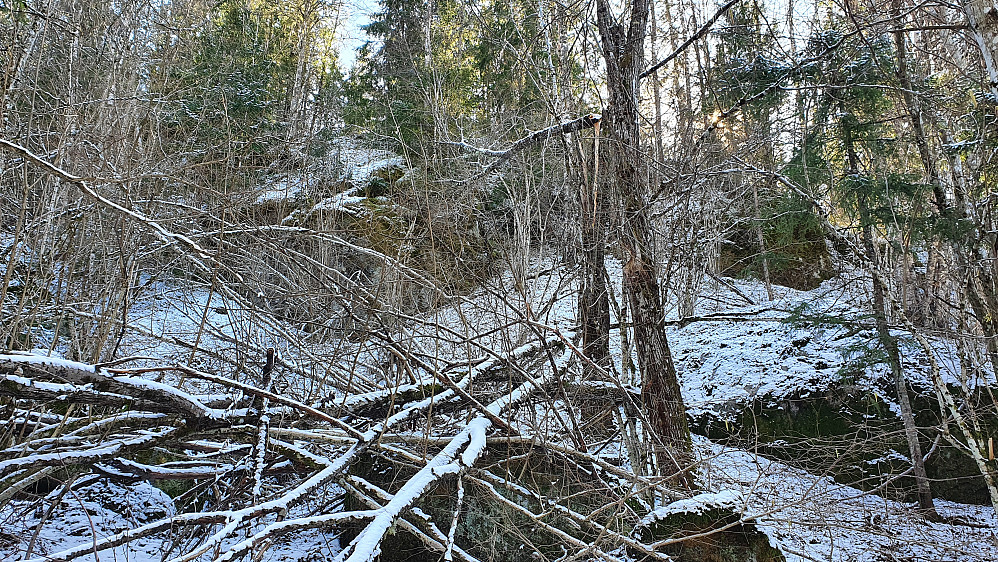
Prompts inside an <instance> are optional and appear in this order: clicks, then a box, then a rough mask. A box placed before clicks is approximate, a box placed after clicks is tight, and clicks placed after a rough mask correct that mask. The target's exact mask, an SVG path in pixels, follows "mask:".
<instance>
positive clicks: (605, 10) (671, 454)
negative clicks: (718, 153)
mask: <svg viewBox="0 0 998 562" xmlns="http://www.w3.org/2000/svg"><path fill="white" fill-rule="evenodd" d="M596 10H597V12H596V13H597V23H598V26H599V31H600V37H601V39H602V42H603V45H602V47H603V57H604V59H605V60H606V72H607V76H606V78H607V80H606V82H607V90H608V94H609V100H608V101H609V103H608V105H607V107H606V110H605V113H604V115H603V121H602V127H603V130H604V131H605V135H604V145H605V146H604V149H603V153H604V154H606V155H607V156H608V158H607V160H606V166H605V168H604V177H605V178H606V182H605V183H609V184H610V185H608V186H607V187H608V188H609V187H612V191H613V192H615V193H618V194H619V195H620V197H621V199H622V200H623V217H622V218H623V224H622V233H621V245H622V247H623V250H624V254H625V255H624V257H625V258H626V259H627V264H626V265H625V266H624V293H625V294H626V296H627V301H628V303H629V304H630V307H631V318H632V321H633V325H634V343H635V349H636V350H637V356H638V367H639V368H640V369H641V376H642V388H641V395H642V402H643V403H644V407H645V412H646V415H647V417H648V421H649V423H650V425H651V427H650V428H649V429H650V430H651V433H652V435H653V437H654V438H655V441H656V447H655V453H656V455H655V457H656V460H657V462H658V470H659V471H660V472H661V473H662V474H663V475H676V476H677V478H678V479H681V480H685V477H684V476H683V475H684V473H685V469H686V468H687V467H688V465H689V462H688V461H689V457H690V449H691V442H690V432H689V426H688V425H687V422H686V408H685V405H684V404H683V397H682V393H681V391H680V387H679V382H678V380H677V379H676V370H675V367H674V366H673V364H672V355H671V353H670V351H669V343H668V340H667V339H666V335H665V323H664V321H665V318H664V309H663V306H662V294H661V290H660V287H659V276H658V267H657V263H656V259H655V252H654V245H653V235H652V229H651V221H650V220H649V212H650V209H649V203H650V198H651V194H650V190H649V186H648V182H647V175H646V173H645V170H644V169H643V163H644V158H643V156H642V154H641V150H640V135H639V127H638V107H637V99H638V83H639V79H640V74H641V69H642V64H643V61H644V40H645V33H646V30H647V26H648V12H649V0H633V2H632V3H631V11H630V22H629V24H628V25H627V27H626V28H625V27H624V25H623V24H622V23H620V22H618V21H617V20H616V19H615V18H614V17H613V15H612V13H611V11H610V7H609V4H608V2H607V0H597V4H596ZM607 191H610V189H607Z"/></svg>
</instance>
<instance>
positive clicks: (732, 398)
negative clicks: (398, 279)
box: [0, 258, 998, 562]
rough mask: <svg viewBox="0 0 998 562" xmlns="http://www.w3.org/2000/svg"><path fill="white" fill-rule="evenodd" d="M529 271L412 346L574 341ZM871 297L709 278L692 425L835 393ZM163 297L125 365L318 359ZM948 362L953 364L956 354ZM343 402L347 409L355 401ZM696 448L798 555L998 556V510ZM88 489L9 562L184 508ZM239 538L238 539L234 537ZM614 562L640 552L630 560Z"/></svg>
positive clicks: (14, 505) (324, 504) (873, 374)
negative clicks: (223, 354)
mask: <svg viewBox="0 0 998 562" xmlns="http://www.w3.org/2000/svg"><path fill="white" fill-rule="evenodd" d="M608 266H609V269H610V276H611V279H612V280H615V282H616V283H617V284H618V292H617V293H616V294H620V293H619V279H620V264H619V263H616V262H613V261H612V260H611V261H609V262H608ZM524 271H525V274H526V276H527V277H529V278H530V282H529V283H526V284H524V283H522V280H521V282H520V283H517V282H515V280H514V276H513V274H512V273H509V272H507V273H506V274H504V275H502V276H500V277H499V278H498V279H496V280H494V281H491V282H489V283H487V284H486V286H485V287H483V288H482V289H481V290H479V291H476V292H475V293H473V294H472V295H469V296H466V297H455V299H454V300H453V302H452V303H451V304H450V305H449V306H446V307H443V308H442V309H440V310H436V311H432V312H427V313H426V314H424V315H422V316H421V322H415V323H413V324H412V325H411V326H408V327H407V328H406V330H408V332H407V341H408V342H409V343H411V344H412V345H416V346H420V345H422V346H424V347H426V348H429V347H430V346H431V345H433V346H436V347H435V350H436V353H438V354H439V355H441V356H450V357H458V358H460V357H467V356H471V355H475V353H474V352H472V351H469V350H467V349H462V345H461V344H458V343H454V344H450V347H447V345H448V344H442V343H441V342H440V338H439V334H440V327H445V328H446V327H450V328H451V329H453V330H456V331H462V332H467V331H469V330H470V329H471V327H474V331H477V332H478V333H479V334H480V337H479V338H477V339H476V341H477V342H478V343H479V344H480V345H483V346H490V347H495V348H497V349H498V348H500V347H504V348H512V347H515V346H516V345H517V344H518V343H521V342H522V341H523V340H524V339H525V337H526V333H525V329H524V328H523V327H518V328H515V329H514V330H513V331H502V330H498V331H493V328H494V327H497V326H502V325H505V324H506V323H507V322H509V321H513V320H516V319H517V318H518V317H519V316H520V315H522V314H523V311H524V310H530V311H532V312H533V313H534V314H535V317H536V319H537V324H539V325H543V326H546V327H547V329H548V330H550V331H552V333H554V332H556V331H561V330H565V331H566V332H567V331H568V330H569V329H570V327H571V326H572V325H573V324H574V318H575V310H574V309H575V300H574V288H573V286H574V282H573V281H571V276H570V275H569V274H568V273H566V272H565V271H564V270H563V269H561V268H560V267H558V266H556V264H555V261H554V260H553V259H548V258H543V259H537V260H534V261H532V262H531V263H529V264H527V267H526V268H525V269H524ZM863 289H864V285H863V283H862V281H861V280H858V279H856V278H852V277H850V276H849V275H844V276H841V277H838V278H835V279H832V280H829V281H827V282H825V283H823V284H822V285H821V286H820V287H818V288H817V289H815V290H812V291H796V290H793V289H787V288H782V287H775V291H776V298H775V299H774V300H773V301H768V300H767V298H766V292H765V288H764V287H763V286H762V284H761V283H759V282H757V281H753V280H733V279H725V280H723V284H721V283H716V282H712V281H711V282H707V283H705V284H704V287H703V290H702V291H701V294H700V297H699V299H698V301H697V307H696V315H695V316H694V317H693V318H687V319H686V321H685V322H679V321H678V318H670V328H669V338H670V344H671V346H672V353H673V355H674V358H675V362H676V365H677V369H678V371H679V374H680V378H681V383H682V387H683V393H684V396H685V399H686V405H687V409H688V411H689V413H690V416H691V417H692V418H694V419H696V418H698V417H703V416H709V417H711V418H712V419H714V420H722V421H723V420H730V421H731V422H732V423H734V422H735V421H736V419H737V415H738V413H739V411H740V409H742V408H744V407H745V405H746V404H748V403H750V402H752V401H753V400H757V399H764V400H769V401H777V400H779V399H780V398H782V397H785V396H790V395H799V394H800V393H802V392H804V393H806V392H820V391H822V390H823V389H825V388H827V387H828V386H829V385H831V384H833V383H834V382H835V381H836V380H837V377H839V376H840V369H839V368H840V367H841V366H842V365H844V364H846V363H848V362H849V361H850V360H851V358H850V353H852V352H854V351H855V350H856V349H860V348H862V347H863V346H864V345H868V343H869V339H870V337H871V336H870V334H868V333H864V332H863V331H861V330H860V331H856V330H850V329H849V328H848V326H847V325H843V324H841V323H834V322H828V321H822V320H821V319H822V318H829V317H832V316H834V317H839V318H859V317H862V306H863V303H862V300H863V294H864V290H863ZM150 295H151V296H149V297H147V298H144V299H143V300H141V301H140V302H138V303H136V305H135V306H134V307H133V308H132V314H131V316H130V318H129V321H130V324H131V325H132V326H133V327H134V328H135V329H134V330H132V331H130V332H128V334H127V335H126V337H125V338H124V339H123V341H122V344H121V346H122V347H121V351H120V353H121V354H123V355H144V356H149V357H155V358H157V361H159V362H161V363H162V362H163V361H187V360H188V359H190V351H189V350H188V349H186V348H185V347H183V346H181V345H177V344H176V343H173V341H172V340H171V338H179V339H184V340H191V339H192V338H193V337H194V335H195V334H197V333H198V332H201V335H200V336H197V337H198V339H199V341H200V342H201V343H200V345H201V346H203V347H205V348H207V349H212V348H219V349H221V348H225V347H226V346H232V345H233V343H232V342H234V341H235V342H249V344H250V346H251V348H243V349H242V352H243V353H245V354H246V355H247V356H248V357H249V356H252V355H254V354H255V353H256V351H255V350H258V349H261V348H264V347H266V346H276V347H277V348H278V350H279V351H280V352H281V353H282V354H284V357H285V359H286V360H288V361H291V362H296V363H297V364H299V365H306V364H307V362H308V361H309V358H308V357H306V356H297V357H296V356H294V354H293V352H292V351H290V350H286V349H282V343H284V340H283V339H282V336H279V335H276V334H273V333H265V332H262V331H260V329H259V327H258V326H255V325H254V324H253V323H252V320H251V319H250V318H248V317H245V316H244V314H243V312H241V311H239V310H236V309H232V308H230V307H228V306H227V304H228V303H226V301H225V299H224V298H223V297H222V296H220V295H216V294H211V293H209V292H207V291H205V290H200V289H198V290H191V289H187V288H184V287H181V286H178V285H171V284H168V283H160V285H158V287H157V288H156V290H154V291H151V292H150ZM528 304H529V306H527V305H528ZM673 308H675V307H673ZM672 314H673V315H675V312H673V313H672ZM789 318H792V319H793V320H794V321H788V319H789ZM614 321H616V320H614ZM284 328H285V329H286V330H287V331H288V332H292V331H296V330H298V328H297V327H295V326H290V325H289V326H285V327H284ZM516 330H520V331H523V333H521V332H518V331H516ZM937 343H939V345H940V349H946V346H945V342H937ZM325 345H328V346H334V347H337V348H338V349H340V356H342V358H343V360H342V365H341V367H342V368H343V369H347V370H349V369H352V368H366V369H368V370H370V371H371V372H374V370H375V369H378V368H381V367H379V366H378V365H379V362H382V361H383V357H379V356H375V355H373V354H371V353H370V352H368V351H366V350H365V349H364V348H363V345H362V344H358V343H356V342H332V343H327V344H325ZM612 345H613V348H614V350H615V352H616V355H615V361H616V364H617V370H618V372H621V373H624V374H623V375H621V380H622V383H623V385H624V386H625V387H634V386H636V384H637V380H636V379H635V377H636V375H634V374H633V373H632V371H633V369H631V370H629V369H627V368H626V367H625V366H624V365H623V356H622V354H621V349H622V348H623V347H624V343H623V342H621V341H620V337H619V332H615V336H614V341H613V344H612ZM906 349H907V350H908V351H907V353H906V354H905V355H906V366H907V367H908V368H909V371H910V373H911V376H913V377H915V378H916V380H917V378H918V377H919V376H924V370H925V369H924V368H922V367H924V363H925V361H924V358H920V357H919V354H918V353H917V352H916V351H915V350H914V349H912V348H910V346H909V347H906ZM849 350H852V351H849ZM46 352H47V351H46ZM58 352H59V349H58V346H57V348H56V349H55V353H56V354H58ZM38 353H44V352H41V351H39V352H38ZM941 355H942V357H943V359H944V361H943V366H944V367H946V366H947V359H946V358H947V354H945V353H943V354H941ZM199 367H200V368H202V369H207V368H211V367H212V366H211V365H210V364H203V365H199ZM885 372H886V371H885V370H884V369H883V368H882V366H873V367H868V368H865V370H863V374H862V375H861V376H859V377H855V380H854V381H853V383H854V384H856V385H860V386H862V385H864V384H866V385H869V387H870V388H872V389H874V390H875V391H878V392H882V391H883V389H880V388H879V387H881V386H882V385H883V384H882V383H883V377H884V373H885ZM629 373H630V374H629ZM948 376H950V377H953V376H955V375H954V374H953V373H950V374H949V375H948ZM285 384H288V385H290V386H291V387H292V389H295V385H299V384H303V385H307V383H304V382H301V381H298V380H297V379H295V378H294V377H288V378H287V380H286V381H285ZM298 390H300V391H308V390H309V389H308V388H299V389H298ZM339 398H341V399H343V400H347V397H345V396H343V397H339ZM538 409H542V408H540V407H538ZM528 417H531V419H530V420H524V421H525V422H527V423H531V424H533V426H534V427H535V428H542V427H543V426H544V425H545V423H544V422H543V421H542V422H540V424H539V425H538V421H537V419H538V417H539V418H541V419H542V420H543V419H544V418H545V416H544V413H543V412H541V413H540V414H538V413H537V412H533V413H532V414H531V415H530V416H528ZM420 434H421V433H420V430H417V431H414V432H413V435H414V436H418V435H420ZM695 445H696V454H697V456H698V458H699V460H700V464H699V468H698V471H697V474H698V480H699V482H700V485H701V486H702V489H703V490H704V491H706V492H723V493H725V494H728V497H734V498H737V499H738V503H739V504H740V505H738V506H737V509H738V510H739V511H741V512H742V513H743V514H744V518H745V520H751V521H754V522H755V523H756V524H757V525H758V527H759V528H760V529H761V530H762V531H763V532H764V533H765V534H766V535H767V536H768V537H769V538H770V542H771V544H772V545H773V546H775V547H777V548H779V549H780V550H781V551H782V552H783V553H784V555H785V556H786V558H787V560H836V561H847V560H856V561H860V560H885V561H886V560H926V561H929V560H932V561H936V560H939V561H942V560H947V561H948V560H953V561H956V560H960V561H981V562H983V561H990V560H998V538H996V534H995V532H996V529H998V519H996V516H995V513H994V510H993V509H992V508H991V507H990V506H988V507H985V506H977V505H963V504H958V503H953V502H947V501H943V500H939V501H938V503H937V509H938V510H939V512H940V514H941V515H943V516H944V518H945V521H944V522H938V523H936V522H928V521H925V520H923V519H922V518H921V517H919V516H918V515H917V514H916V513H915V512H914V509H913V505H912V504H906V503H900V502H897V501H893V500H889V499H885V498H883V497H880V496H878V495H875V494H870V493H865V492H863V491H861V490H859V489H857V488H854V487H851V486H848V485H844V484H840V483H837V482H836V481H835V480H834V479H833V478H832V477H831V475H828V474H811V473H809V472H807V471H805V470H803V469H801V468H798V467H793V466H789V465H788V464H785V463H783V462H780V461H778V460H775V459H772V458H767V457H765V456H763V455H761V454H758V453H757V452H754V451H753V450H751V448H749V449H745V448H738V447H733V446H730V445H722V444H719V443H717V442H712V441H711V440H708V439H707V438H706V437H702V436H698V437H696V443H695ZM600 454H601V455H602V456H604V457H605V458H606V459H608V460H609V461H610V462H614V463H618V464H623V465H626V464H627V461H626V458H624V457H625V456H626V453H624V452H623V446H622V445H621V444H620V443H619V442H609V443H607V444H606V446H605V447H603V448H602V451H601V453H600ZM884 454H895V455H899V454H900V453H897V452H889V451H885V452H884ZM82 480H83V481H81V482H79V483H78V485H77V486H74V487H73V489H72V491H71V493H66V494H63V495H61V496H60V495H58V494H59V492H60V490H61V489H62V488H57V489H56V490H54V491H52V493H51V494H50V496H52V497H50V498H48V499H49V500H50V501H49V502H37V501H34V500H30V501H29V500H28V499H16V500H14V501H11V502H9V503H8V504H7V505H5V506H4V507H3V508H2V510H0V527H2V531H0V558H3V559H5V560H14V559H18V558H19V555H18V554H16V553H18V552H21V553H23V552H24V550H25V548H26V546H27V542H28V541H31V542H33V543H34V544H33V552H34V555H35V556H44V555H45V554H46V553H53V552H57V551H59V550H62V549H65V548H69V547H73V546H77V545H85V544H87V543H89V542H91V541H93V540H95V537H97V538H99V537H103V536H107V535H109V534H113V533H116V532H120V531H123V530H126V529H129V528H134V527H136V526H139V525H142V524H144V523H147V522H149V521H152V520H156V519H161V518H163V517H169V516H171V515H173V514H174V513H175V508H174V505H173V502H172V500H171V499H170V496H169V495H167V494H166V493H165V492H164V491H162V490H160V489H159V488H156V487H154V486H152V485H150V484H149V483H144V482H143V483H138V484H131V485H119V484H109V483H107V482H104V481H93V482H87V481H86V480H87V477H82ZM339 492H341V490H339V489H338V488H337V487H335V486H333V487H331V488H330V489H327V490H325V491H324V492H323V493H321V494H317V495H316V496H315V497H313V498H310V499H309V501H307V502H305V503H304V504H302V505H299V506H297V507H296V508H295V511H296V513H292V514H291V515H295V514H298V515H302V516H303V515H308V514H310V513H311V512H313V511H314V510H316V509H326V508H328V506H329V502H330V501H331V499H332V498H334V497H335V496H336V495H337V494H338V493H339ZM56 496H58V497H56ZM42 522H44V525H41V523H42ZM40 525H41V527H40V530H39V526H40ZM35 534H37V538H34V535H35ZM237 539H238V537H233V539H232V541H235V540H237ZM175 546H176V545H173V544H172V543H171V542H170V541H169V540H168V539H156V538H152V537H150V538H146V539H142V540H140V541H137V542H135V543H132V544H131V545H130V546H129V547H127V548H125V547H122V548H119V549H118V550H117V551H115V552H114V554H113V555H112V554H111V553H110V551H108V552H105V553H103V554H102V555H101V558H102V559H105V560H111V559H116V560H132V561H136V562H140V561H145V560H162V559H165V558H170V557H172V556H177V555H178V554H180V553H179V552H176V551H175V550H171V549H173V548H175ZM338 548H339V543H338V540H337V536H336V534H335V533H326V532H322V531H318V530H307V531H302V532H299V533H295V534H293V535H292V536H290V537H285V538H283V539H281V540H280V541H278V542H277V543H276V544H275V545H274V547H273V548H272V549H270V550H269V551H268V552H267V554H266V557H265V559H266V560H290V559H296V558H299V557H301V556H302V555H304V554H305V553H310V554H309V556H313V557H321V556H330V555H333V554H334V553H335V552H337V550H338ZM167 553H169V555H167ZM617 554H619V555H620V556H622V557H624V558H626V557H627V554H626V553H624V552H618V553H617ZM205 556H206V557H207V556H208V554H206V555H205Z"/></svg>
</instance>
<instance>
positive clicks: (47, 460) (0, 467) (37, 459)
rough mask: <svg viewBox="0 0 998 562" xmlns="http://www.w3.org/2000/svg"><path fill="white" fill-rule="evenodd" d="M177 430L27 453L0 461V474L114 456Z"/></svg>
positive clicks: (167, 435) (145, 433)
mask: <svg viewBox="0 0 998 562" xmlns="http://www.w3.org/2000/svg"><path fill="white" fill-rule="evenodd" d="M178 431H180V430H179V429H178V428H176V427H166V428H162V429H160V430H159V431H145V430H141V431H139V432H138V435H135V436H129V437H123V438H119V439H112V440H110V441H106V442H104V443H102V444H100V445H96V446H93V447H87V448H81V449H77V450H69V451H59V452H55V453H44V454H37V455H29V456H26V457H20V458H16V459H8V460H5V461H0V476H2V475H6V474H7V473H10V472H13V471H15V470H18V469H21V468H26V467H32V466H55V465H60V466H61V465H68V464H80V463H86V462H97V461H100V460H104V459H109V458H114V457H116V456H118V455H120V454H121V453H123V452H125V451H127V450H129V449H134V448H138V447H147V446H149V445H151V444H153V443H155V442H157V441H161V440H163V439H165V438H167V437H169V436H171V435H173V434H174V433H177V432H178Z"/></svg>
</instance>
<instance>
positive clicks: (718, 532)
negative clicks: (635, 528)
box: [632, 508, 784, 562]
mask: <svg viewBox="0 0 998 562" xmlns="http://www.w3.org/2000/svg"><path fill="white" fill-rule="evenodd" d="M739 520H740V516H739V515H738V514H737V513H735V512H733V511H732V510H730V509H725V508H713V509H708V510H706V511H704V512H702V513H674V514H671V515H669V516H668V517H665V518H662V519H659V520H658V521H656V522H655V523H654V524H652V525H650V526H649V527H642V528H640V529H639V536H640V537H641V539H642V540H643V541H644V542H645V543H651V542H655V541H662V540H669V539H675V540H677V542H675V543H673V544H669V545H666V546H664V547H662V549H661V551H662V552H665V553H666V554H668V555H669V556H671V557H672V558H673V559H674V560H676V561H677V562H777V561H782V560H784V557H783V554H782V553H781V552H780V551H779V550H777V549H775V548H773V546H772V545H770V544H769V537H767V536H766V535H765V534H764V533H762V532H761V531H759V529H758V528H756V526H755V525H754V524H752V523H745V522H739ZM724 527H727V528H724ZM722 529H723V530H722ZM700 535H705V536H700ZM632 555H633V556H634V557H635V558H636V559H637V560H644V559H647V558H643V557H642V556H641V555H640V554H639V553H636V552H635V553H632Z"/></svg>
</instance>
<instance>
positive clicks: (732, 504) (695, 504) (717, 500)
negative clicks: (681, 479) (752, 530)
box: [638, 490, 745, 527]
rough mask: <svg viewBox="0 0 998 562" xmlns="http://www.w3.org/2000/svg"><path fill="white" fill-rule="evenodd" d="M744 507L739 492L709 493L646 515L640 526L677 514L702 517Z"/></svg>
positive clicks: (743, 499)
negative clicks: (719, 510) (721, 510)
mask: <svg viewBox="0 0 998 562" xmlns="http://www.w3.org/2000/svg"><path fill="white" fill-rule="evenodd" d="M744 505H745V496H743V495H742V493H741V492H739V491H737V490H721V491H720V492H716V493H713V492H707V493H703V494H697V495H695V496H693V497H691V498H686V499H682V500H678V501H674V502H672V503H669V504H666V505H663V506H660V507H658V508H656V509H655V510H654V511H652V512H651V513H649V514H648V515H645V516H644V518H642V519H641V521H640V522H639V523H638V525H641V526H645V527H647V526H649V525H652V524H654V523H655V522H656V521H660V520H662V519H665V518H667V517H669V516H670V515H676V514H692V515H702V514H704V513H707V512H708V511H711V510H714V509H730V510H732V511H741V509H742V507H744Z"/></svg>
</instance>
